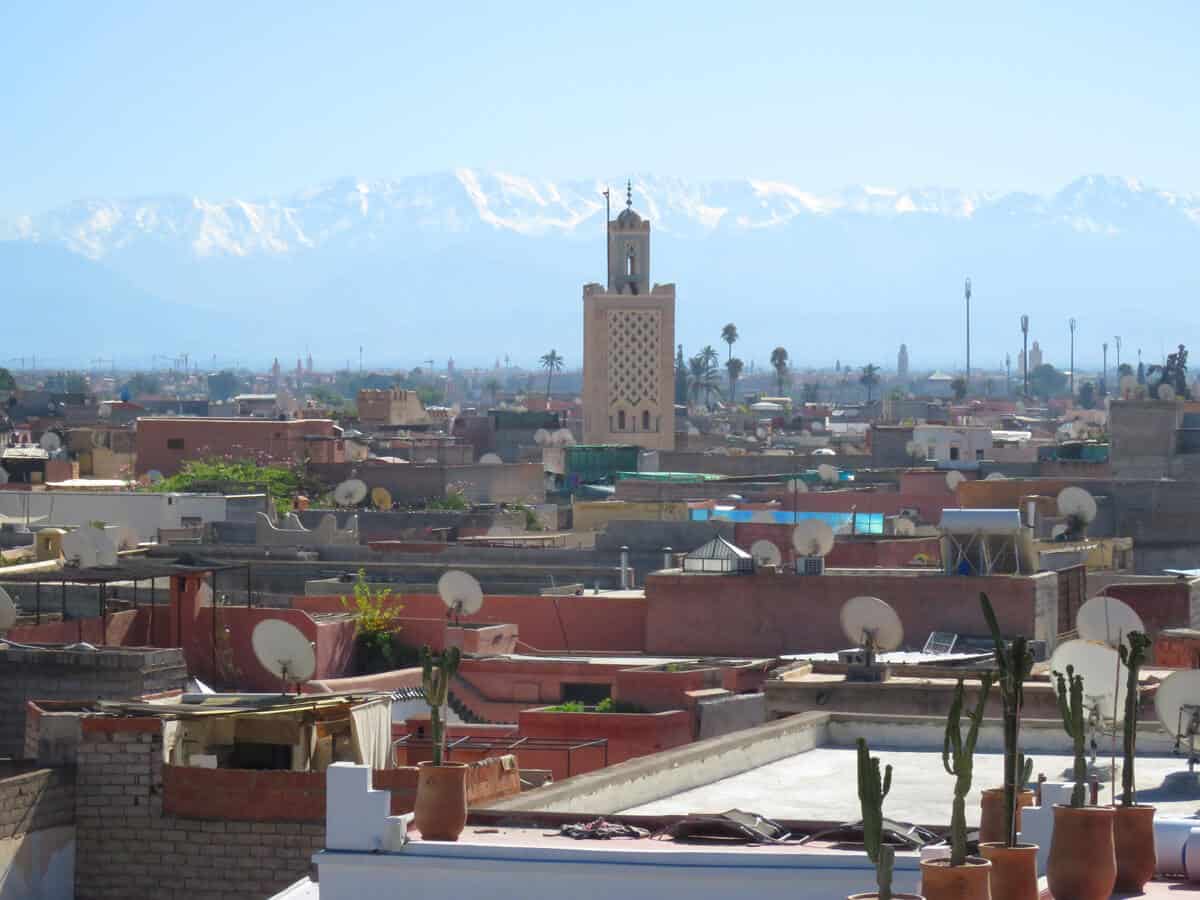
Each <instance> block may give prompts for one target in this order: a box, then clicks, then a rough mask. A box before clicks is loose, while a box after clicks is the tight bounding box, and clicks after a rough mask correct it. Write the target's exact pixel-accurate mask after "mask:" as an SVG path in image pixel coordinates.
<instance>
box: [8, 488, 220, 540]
mask: <svg viewBox="0 0 1200 900" xmlns="http://www.w3.org/2000/svg"><path fill="white" fill-rule="evenodd" d="M185 511H186V512H185ZM185 514H186V515H199V516H201V518H202V519H203V521H204V522H213V521H222V520H224V518H225V498H224V497H221V496H219V495H215V494H213V495H204V494H154V493H135V492H132V491H122V492H113V493H109V492H102V491H0V515H4V516H7V517H10V518H14V519H18V520H20V521H24V520H25V518H26V517H27V516H28V517H29V519H30V522H31V524H34V525H40V526H46V525H59V526H69V527H76V526H79V525H86V524H87V523H88V522H104V523H105V524H107V525H124V526H126V527H128V528H132V529H133V530H134V531H136V532H137V534H138V539H139V540H143V541H150V540H154V539H156V538H157V537H158V529H160V528H179V527H180V523H181V521H182V516H183V515H185Z"/></svg>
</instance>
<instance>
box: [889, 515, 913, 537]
mask: <svg viewBox="0 0 1200 900" xmlns="http://www.w3.org/2000/svg"><path fill="white" fill-rule="evenodd" d="M892 530H893V531H895V533H896V536H897V537H912V536H913V535H915V534H916V533H917V526H916V525H915V524H914V523H913V520H912V519H906V518H904V517H903V516H900V517H898V518H897V519H896V521H895V523H894V524H893V525H892Z"/></svg>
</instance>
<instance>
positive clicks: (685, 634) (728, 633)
mask: <svg viewBox="0 0 1200 900" xmlns="http://www.w3.org/2000/svg"><path fill="white" fill-rule="evenodd" d="M980 591H986V592H987V593H988V596H989V598H990V599H991V601H992V604H993V606H994V607H995V609H996V616H997V618H998V619H999V621H1000V628H1001V630H1002V631H1003V632H1004V633H1005V634H1025V635H1033V634H1034V612H1035V609H1036V604H1035V596H1034V595H1035V591H1034V580H1033V579H1029V578H1012V577H995V578H969V577H960V576H953V575H914V576H912V577H906V578H896V577H894V576H886V575H826V576H823V577H812V576H799V575H774V574H767V573H761V574H756V575H729V576H702V575H697V576H686V575H650V576H648V577H647V579H646V597H647V604H648V607H649V609H648V612H647V620H646V634H647V639H646V651H647V652H649V653H662V654H709V655H727V656H775V655H777V654H781V653H790V652H803V651H818V650H824V651H829V650H836V649H838V648H841V647H844V646H846V638H845V636H844V635H843V633H842V628H841V624H840V622H839V618H838V616H839V612H840V610H841V607H842V604H843V603H845V602H846V601H847V600H849V599H850V598H851V597H856V596H859V595H862V594H865V595H868V596H873V597H879V598H881V599H883V600H885V601H887V602H888V603H890V604H891V605H892V606H893V607H894V608H895V610H896V612H897V613H898V614H899V616H900V620H901V622H902V623H903V624H904V629H905V644H906V645H915V646H920V645H921V644H923V643H924V642H925V639H926V638H927V637H928V635H929V633H930V632H931V631H956V632H959V633H963V634H986V633H987V625H986V624H985V623H984V621H983V614H982V612H981V611H980V607H979V592H980Z"/></svg>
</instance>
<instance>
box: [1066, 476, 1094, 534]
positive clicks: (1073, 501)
mask: <svg viewBox="0 0 1200 900" xmlns="http://www.w3.org/2000/svg"><path fill="white" fill-rule="evenodd" d="M1057 502H1058V514H1059V515H1060V516H1068V517H1076V518H1078V519H1080V520H1082V521H1083V523H1084V524H1085V525H1086V524H1088V523H1089V522H1091V521H1092V519H1094V518H1096V498H1095V497H1093V496H1092V495H1091V494H1089V493H1088V492H1087V491H1085V490H1084V489H1083V488H1081V487H1074V486H1071V487H1065V488H1063V489H1062V490H1061V491H1059V492H1058V501H1057Z"/></svg>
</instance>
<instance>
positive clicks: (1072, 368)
mask: <svg viewBox="0 0 1200 900" xmlns="http://www.w3.org/2000/svg"><path fill="white" fill-rule="evenodd" d="M1067 324H1068V325H1069V326H1070V328H1071V398H1072V400H1073V399H1074V397H1075V319H1074V318H1072V319H1070V320H1069V321H1068V323H1067Z"/></svg>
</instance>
